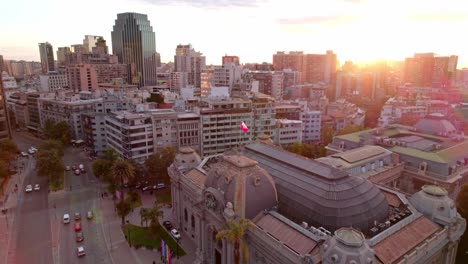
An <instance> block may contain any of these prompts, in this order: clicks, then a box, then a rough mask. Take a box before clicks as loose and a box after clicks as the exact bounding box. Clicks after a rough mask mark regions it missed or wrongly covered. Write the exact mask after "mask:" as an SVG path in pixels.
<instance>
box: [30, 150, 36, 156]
mask: <svg viewBox="0 0 468 264" xmlns="http://www.w3.org/2000/svg"><path fill="white" fill-rule="evenodd" d="M28 153H29V154H31V155H33V154H34V153H36V152H35V151H34V150H32V149H28Z"/></svg>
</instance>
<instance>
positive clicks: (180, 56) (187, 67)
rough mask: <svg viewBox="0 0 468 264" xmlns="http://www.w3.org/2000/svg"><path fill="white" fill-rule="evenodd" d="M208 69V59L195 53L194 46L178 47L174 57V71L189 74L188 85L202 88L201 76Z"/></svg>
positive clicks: (199, 53)
mask: <svg viewBox="0 0 468 264" xmlns="http://www.w3.org/2000/svg"><path fill="white" fill-rule="evenodd" d="M205 67H206V58H205V56H202V53H201V52H197V51H195V49H193V48H192V45H190V44H189V45H177V48H176V55H175V56H174V71H175V72H186V73H188V84H189V85H193V86H194V87H197V88H200V81H201V79H200V74H201V72H202V70H203V69H205Z"/></svg>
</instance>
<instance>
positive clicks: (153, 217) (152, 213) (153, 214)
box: [148, 200, 164, 230]
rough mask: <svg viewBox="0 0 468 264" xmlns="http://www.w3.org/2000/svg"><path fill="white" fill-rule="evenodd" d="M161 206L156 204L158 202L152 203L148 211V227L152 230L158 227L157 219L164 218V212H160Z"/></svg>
mask: <svg viewBox="0 0 468 264" xmlns="http://www.w3.org/2000/svg"><path fill="white" fill-rule="evenodd" d="M162 208H163V205H162V204H160V203H158V201H157V200H156V201H154V205H153V208H151V209H150V210H149V219H148V220H149V221H150V227H151V228H152V229H154V230H155V229H157V228H158V227H159V218H162V217H164V211H163V210H162Z"/></svg>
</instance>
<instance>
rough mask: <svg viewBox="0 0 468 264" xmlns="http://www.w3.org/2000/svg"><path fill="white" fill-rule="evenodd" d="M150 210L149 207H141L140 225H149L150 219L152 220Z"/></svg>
mask: <svg viewBox="0 0 468 264" xmlns="http://www.w3.org/2000/svg"><path fill="white" fill-rule="evenodd" d="M150 218H151V217H150V210H149V209H148V208H140V225H141V226H143V223H144V224H145V226H148V221H149V220H150Z"/></svg>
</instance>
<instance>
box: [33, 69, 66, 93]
mask: <svg viewBox="0 0 468 264" xmlns="http://www.w3.org/2000/svg"><path fill="white" fill-rule="evenodd" d="M39 78H40V82H41V92H55V91H57V90H59V89H65V88H68V78H67V75H66V74H61V73H58V72H48V73H47V74H43V75H40V76H39Z"/></svg>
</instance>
